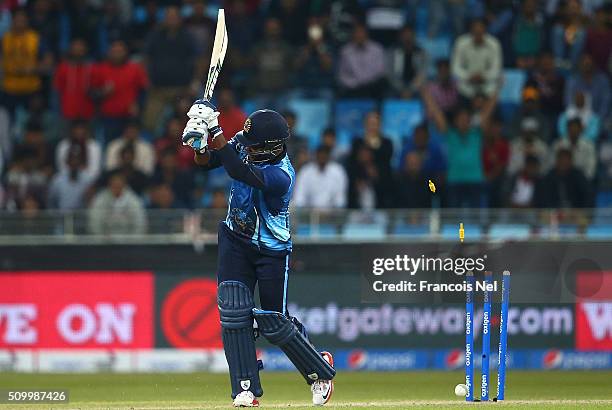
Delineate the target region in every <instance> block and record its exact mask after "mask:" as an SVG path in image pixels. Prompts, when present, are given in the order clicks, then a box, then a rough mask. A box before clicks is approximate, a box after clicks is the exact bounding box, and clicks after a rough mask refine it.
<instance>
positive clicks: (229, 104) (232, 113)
mask: <svg viewBox="0 0 612 410" xmlns="http://www.w3.org/2000/svg"><path fill="white" fill-rule="evenodd" d="M218 102H219V104H218V109H219V113H220V114H219V125H220V126H221V127H222V128H223V131H224V132H225V133H227V135H228V136H229V137H230V138H231V137H233V136H234V135H235V134H236V133H237V132H238V131H240V130H242V128H243V127H244V121H245V120H246V118H247V116H246V114H245V113H244V112H243V111H242V110H241V109H240V107H238V106H237V105H236V102H235V101H234V93H233V92H232V90H230V89H229V88H224V89H222V90H220V92H219V100H218Z"/></svg>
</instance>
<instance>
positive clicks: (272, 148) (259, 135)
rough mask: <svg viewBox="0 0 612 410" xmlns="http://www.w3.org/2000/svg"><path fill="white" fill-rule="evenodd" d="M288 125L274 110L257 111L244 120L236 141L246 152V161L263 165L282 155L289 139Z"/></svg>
mask: <svg viewBox="0 0 612 410" xmlns="http://www.w3.org/2000/svg"><path fill="white" fill-rule="evenodd" d="M289 135H290V132H289V124H287V120H286V119H285V117H283V116H282V115H280V114H279V113H278V112H276V111H274V110H267V109H266V110H257V111H255V112H254V113H252V114H251V115H249V117H248V118H247V119H246V121H245V122H244V128H243V130H242V131H240V132H238V133H237V134H236V139H237V140H238V142H239V143H240V144H242V145H243V146H244V147H245V148H246V150H247V155H248V157H247V160H248V161H249V162H251V163H255V164H258V163H264V162H268V161H271V160H273V159H275V158H276V157H277V156H279V155H280V154H282V153H283V151H284V147H285V141H287V139H288V138H289Z"/></svg>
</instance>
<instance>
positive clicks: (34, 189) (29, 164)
mask: <svg viewBox="0 0 612 410" xmlns="http://www.w3.org/2000/svg"><path fill="white" fill-rule="evenodd" d="M47 182H48V173H47V172H46V170H45V169H43V168H42V167H41V166H40V164H39V162H38V158H37V153H36V151H35V150H34V149H33V148H32V147H29V146H24V145H22V146H18V147H16V148H15V153H14V155H13V162H11V163H10V164H9V166H8V170H7V173H6V189H7V199H8V207H9V209H10V208H15V207H17V206H19V205H20V204H22V203H23V202H24V201H25V200H26V199H27V198H28V197H31V196H32V197H35V198H37V199H40V198H44V197H45V196H46V190H47Z"/></svg>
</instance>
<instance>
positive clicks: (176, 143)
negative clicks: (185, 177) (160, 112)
mask: <svg viewBox="0 0 612 410" xmlns="http://www.w3.org/2000/svg"><path fill="white" fill-rule="evenodd" d="M184 127H185V120H182V119H180V118H177V117H172V118H170V119H169V120H168V122H167V123H166V127H165V130H164V133H163V135H162V137H161V138H158V139H157V140H156V141H155V152H156V158H158V159H159V158H161V155H162V153H163V152H164V151H165V150H168V149H169V150H172V151H174V152H176V155H177V158H176V161H177V166H178V168H179V169H180V170H181V171H187V170H190V169H193V164H194V162H193V155H194V154H193V149H191V147H188V146H186V145H183V144H182V143H181V139H180V138H179V136H180V135H182V133H183V128H184Z"/></svg>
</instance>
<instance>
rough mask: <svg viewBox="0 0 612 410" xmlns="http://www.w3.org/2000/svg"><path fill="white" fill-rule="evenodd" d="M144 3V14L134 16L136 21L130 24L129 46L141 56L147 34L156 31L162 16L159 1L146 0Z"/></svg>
mask: <svg viewBox="0 0 612 410" xmlns="http://www.w3.org/2000/svg"><path fill="white" fill-rule="evenodd" d="M143 3H144V5H143V11H144V13H143V14H142V15H138V14H136V15H134V21H133V22H132V23H131V24H130V34H129V38H130V43H129V45H130V49H131V50H132V51H134V53H136V54H141V52H142V50H143V49H144V47H145V40H146V37H147V34H149V33H150V32H152V31H153V30H155V28H156V26H157V22H158V20H159V19H158V17H159V14H160V13H159V5H158V2H157V0H145V1H144V2H143Z"/></svg>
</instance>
